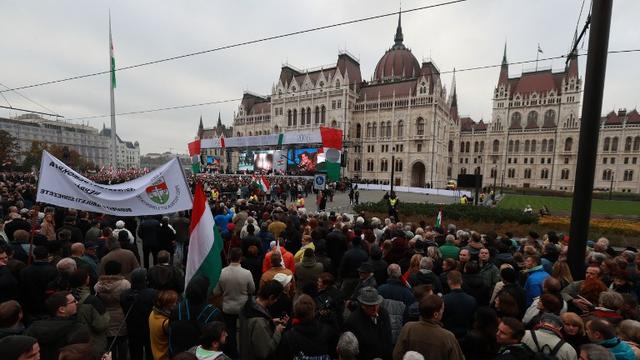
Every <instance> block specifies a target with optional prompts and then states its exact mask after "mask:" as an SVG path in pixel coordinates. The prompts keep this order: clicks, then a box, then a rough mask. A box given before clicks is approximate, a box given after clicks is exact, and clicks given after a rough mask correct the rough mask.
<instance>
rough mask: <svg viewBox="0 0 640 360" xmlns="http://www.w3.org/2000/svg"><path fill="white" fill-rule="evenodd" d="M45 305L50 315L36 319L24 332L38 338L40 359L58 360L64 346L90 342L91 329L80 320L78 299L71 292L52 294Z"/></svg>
mask: <svg viewBox="0 0 640 360" xmlns="http://www.w3.org/2000/svg"><path fill="white" fill-rule="evenodd" d="M45 307H46V309H47V311H48V313H49V315H50V317H49V318H45V319H42V320H36V321H34V322H33V323H32V324H31V326H29V328H27V330H26V331H25V333H24V334H25V335H27V336H31V337H33V338H35V339H37V341H38V344H39V346H40V359H42V360H57V359H58V354H59V352H60V349H61V348H62V347H63V346H66V345H69V344H75V343H82V342H84V343H86V342H89V329H88V328H87V327H86V326H85V325H84V324H82V323H81V322H80V321H79V320H78V318H77V316H76V314H77V312H78V301H77V300H76V299H75V298H74V297H73V295H72V294H71V293H69V292H67V291H59V292H56V293H53V294H51V296H49V297H48V298H47V300H46V302H45Z"/></svg>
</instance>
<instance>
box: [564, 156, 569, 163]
mask: <svg viewBox="0 0 640 360" xmlns="http://www.w3.org/2000/svg"><path fill="white" fill-rule="evenodd" d="M564 163H565V164H568V163H569V158H568V157H566V156H565V158H564Z"/></svg>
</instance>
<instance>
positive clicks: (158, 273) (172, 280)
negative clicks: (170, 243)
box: [147, 250, 184, 294]
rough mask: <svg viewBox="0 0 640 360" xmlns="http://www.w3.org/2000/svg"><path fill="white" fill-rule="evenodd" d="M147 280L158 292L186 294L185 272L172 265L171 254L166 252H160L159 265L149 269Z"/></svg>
mask: <svg viewBox="0 0 640 360" xmlns="http://www.w3.org/2000/svg"><path fill="white" fill-rule="evenodd" d="M147 279H148V280H149V286H151V287H152V288H154V289H156V290H174V291H175V292H177V293H178V294H181V293H182V292H184V272H183V271H182V270H181V269H180V267H179V266H177V265H172V264H171V254H170V253H169V252H168V251H166V250H160V251H158V263H157V264H156V265H153V266H152V267H151V268H149V271H148V273H147Z"/></svg>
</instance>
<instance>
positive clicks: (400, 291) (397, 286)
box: [378, 279, 416, 307]
mask: <svg viewBox="0 0 640 360" xmlns="http://www.w3.org/2000/svg"><path fill="white" fill-rule="evenodd" d="M378 294H379V295H380V296H382V297H383V298H385V299H389V300H396V301H401V302H403V303H404V305H405V306H406V307H409V306H411V304H413V303H414V302H415V301H416V298H415V296H413V293H411V290H409V288H408V287H406V286H405V285H404V284H403V283H402V281H400V280H398V279H388V280H387V282H386V283H385V284H382V285H380V286H379V287H378Z"/></svg>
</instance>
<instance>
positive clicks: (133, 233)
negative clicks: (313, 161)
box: [0, 174, 640, 360]
mask: <svg viewBox="0 0 640 360" xmlns="http://www.w3.org/2000/svg"><path fill="white" fill-rule="evenodd" d="M203 180H205V182H206V183H208V186H207V188H208V191H209V198H210V207H211V211H212V213H213V216H214V220H215V224H216V226H217V227H218V231H219V233H220V234H221V237H222V240H223V242H224V247H223V250H222V252H221V254H220V261H221V262H222V263H223V265H224V268H223V269H222V272H221V273H220V275H219V280H217V281H216V282H215V283H210V281H209V279H208V278H207V277H203V276H195V277H194V278H193V279H192V280H191V281H190V282H189V283H188V284H185V282H184V263H185V259H186V257H187V256H188V254H187V252H186V250H187V249H188V241H189V224H190V220H189V214H183V213H179V214H169V215H167V216H159V217H145V218H118V217H114V216H110V215H104V214H91V213H87V212H82V211H76V210H73V209H62V208H56V207H51V206H44V205H42V204H37V203H35V202H34V194H33V192H34V188H35V179H34V178H33V177H32V176H30V175H26V174H3V176H2V177H0V197H1V198H0V204H1V206H0V208H1V210H0V211H2V216H3V221H2V222H1V224H2V225H1V226H0V359H3V360H4V359H8V360H9V359H38V358H42V359H64V360H66V359H83V360H91V359H100V358H112V359H117V360H126V359H156V360H168V359H178V360H180V359H189V360H193V359H219V360H224V359H229V358H231V359H249V360H251V359H376V358H380V359H454V360H455V359H464V358H466V359H541V358H557V359H578V357H579V358H580V359H614V358H615V359H637V358H639V355H640V347H639V345H638V343H639V341H640V322H639V321H638V320H640V313H639V311H638V301H637V297H638V294H639V293H640V287H639V286H638V285H640V282H638V279H639V276H640V271H639V270H640V254H637V253H636V251H635V249H631V248H629V249H625V250H624V251H622V252H620V253H617V252H616V251H614V250H613V249H612V248H611V247H610V244H609V242H608V240H607V239H605V238H601V239H598V240H597V241H596V242H594V243H590V246H589V247H588V251H587V257H586V258H585V263H584V278H585V279H584V280H575V279H573V278H572V276H571V273H570V271H569V267H568V265H567V262H566V251H567V243H568V241H569V239H568V237H566V236H564V235H562V234H557V233H554V232H550V233H547V234H542V235H541V236H540V235H539V234H537V233H535V232H531V233H529V234H527V235H526V236H524V237H516V236H514V235H513V234H496V233H493V232H489V233H486V234H480V233H478V232H475V231H473V230H472V229H458V228H457V227H456V226H455V225H454V224H449V225H448V226H446V227H442V228H435V227H433V226H431V225H430V224H426V223H425V222H423V221H421V222H418V223H402V222H399V221H396V220H395V218H397V217H395V218H394V217H392V216H390V217H389V218H385V219H378V218H375V217H369V216H366V215H365V214H353V215H352V214H339V213H334V212H319V213H315V212H314V213H311V212H308V211H306V210H305V208H304V206H299V203H297V201H296V200H295V197H294V201H291V197H286V196H285V197H284V198H282V197H279V196H276V197H273V198H272V197H271V196H266V195H267V194H266V192H263V193H261V194H260V195H261V198H259V199H254V200H253V201H249V199H246V198H245V197H244V196H245V195H248V196H250V197H251V196H253V195H255V193H254V192H251V191H250V192H249V193H248V194H247V193H240V194H239V196H233V197H232V196H228V197H227V196H222V195H220V193H219V194H218V195H217V196H214V195H215V194H214V192H215V191H220V190H221V189H225V188H226V187H229V188H234V187H235V189H236V191H237V189H241V188H242V187H243V186H239V185H238V178H233V180H231V179H230V180H223V178H217V177H212V178H209V179H203ZM241 181H242V183H241V184H240V185H242V184H244V185H246V186H247V187H251V186H250V183H249V181H250V180H244V179H243V180H241ZM306 181H307V180H297V179H294V178H290V179H287V178H282V179H281V180H275V178H274V180H273V182H274V183H276V184H278V183H279V182H280V184H283V186H287V187H292V188H295V189H296V196H297V194H298V190H299V188H298V185H303V184H306ZM231 182H233V183H234V184H230V183H231ZM300 191H302V192H304V186H303V188H302V190H300ZM341 196H344V195H341ZM400 215H401V214H400ZM444 216H445V218H446V214H444Z"/></svg>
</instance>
